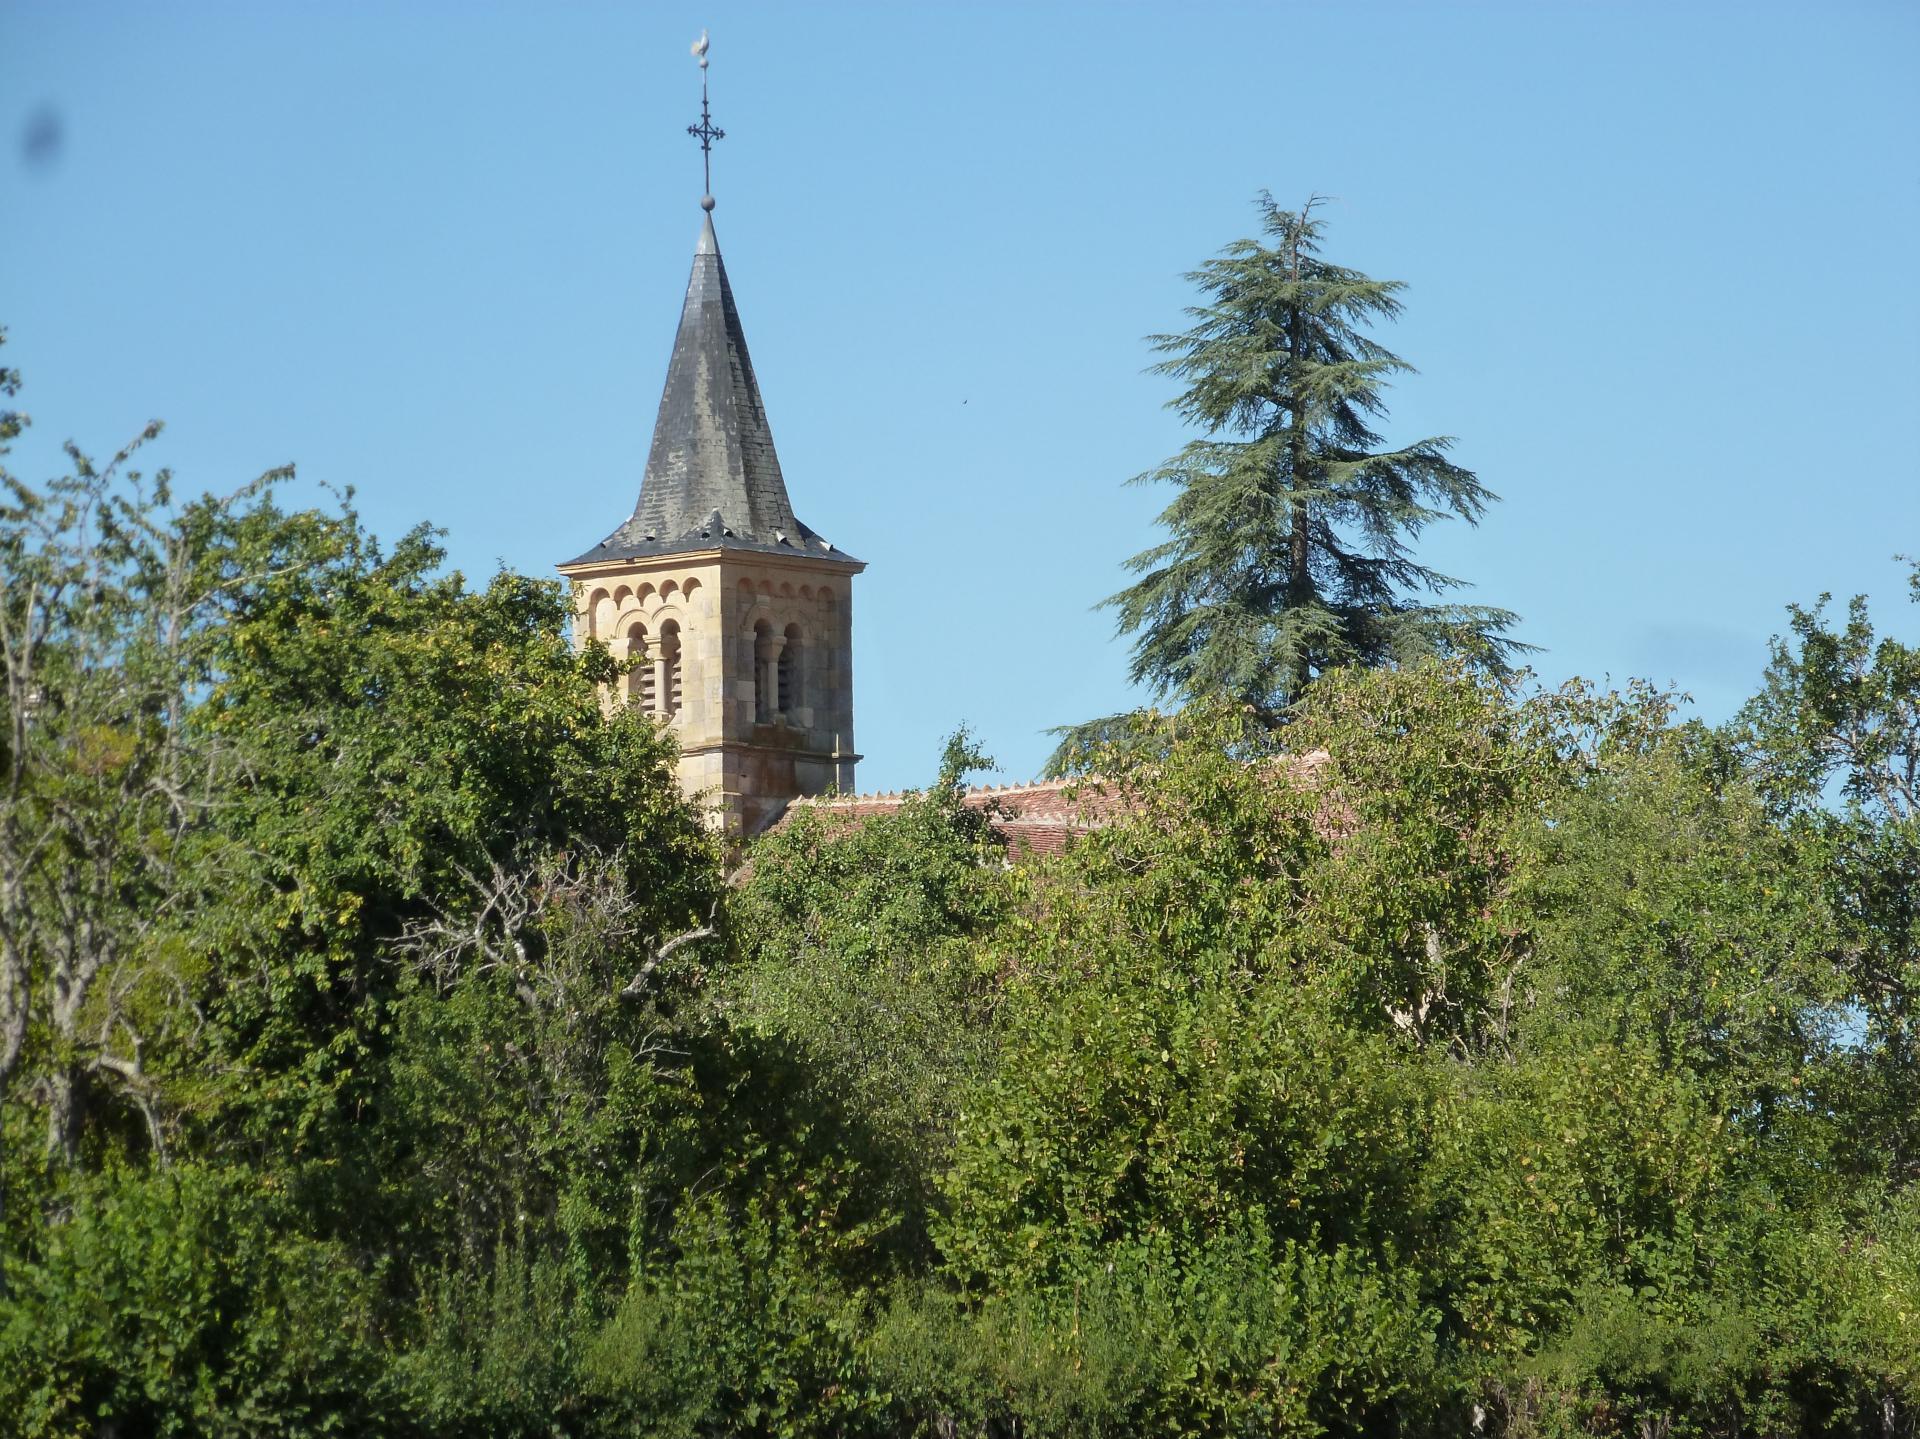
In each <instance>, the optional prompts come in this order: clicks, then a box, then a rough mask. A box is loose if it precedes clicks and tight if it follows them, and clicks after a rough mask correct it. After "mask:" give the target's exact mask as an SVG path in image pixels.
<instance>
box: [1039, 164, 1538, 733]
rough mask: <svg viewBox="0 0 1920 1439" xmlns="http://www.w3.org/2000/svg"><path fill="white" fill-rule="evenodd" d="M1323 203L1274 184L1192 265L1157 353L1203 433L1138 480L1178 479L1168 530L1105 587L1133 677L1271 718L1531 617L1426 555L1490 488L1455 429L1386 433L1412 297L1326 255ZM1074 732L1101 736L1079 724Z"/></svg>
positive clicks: (1480, 653)
mask: <svg viewBox="0 0 1920 1439" xmlns="http://www.w3.org/2000/svg"><path fill="white" fill-rule="evenodd" d="M1317 203H1318V202H1317V201H1313V200H1310V201H1308V203H1307V204H1305V205H1304V206H1302V207H1301V208H1300V209H1299V210H1297V211H1293V210H1283V209H1281V208H1280V207H1279V206H1277V205H1276V204H1274V202H1273V199H1272V197H1271V196H1269V195H1267V194H1265V193H1262V195H1261V197H1260V201H1259V208H1260V217H1261V229H1262V232H1263V236H1264V238H1263V239H1243V240H1237V241H1235V242H1234V243H1233V244H1231V245H1229V246H1228V247H1227V248H1226V250H1225V251H1224V252H1222V253H1221V254H1220V255H1219V256H1217V257H1216V258H1214V259H1211V260H1209V261H1207V262H1206V263H1205V264H1204V265H1202V266H1201V267H1200V268H1199V269H1198V270H1196V271H1194V272H1193V273H1192V274H1191V275H1190V276H1189V277H1188V278H1189V279H1191V280H1192V281H1193V282H1194V284H1196V285H1197V286H1199V288H1200V289H1201V290H1202V291H1203V292H1204V294H1205V296H1206V303H1204V304H1202V305H1199V306H1196V307H1194V308H1193V309H1191V310H1189V311H1188V314H1189V315H1191V316H1192V317H1193V320H1194V324H1193V327H1192V328H1191V329H1189V330H1187V331H1185V332H1183V333H1181V334H1174V335H1156V336H1154V337H1153V338H1152V343H1153V345H1154V347H1155V348H1156V349H1158V350H1159V351H1160V352H1161V353H1163V354H1165V355H1167V356H1169V358H1168V359H1166V360H1164V361H1162V362H1161V363H1160V364H1158V365H1156V366H1155V367H1154V369H1155V372H1156V373H1159V374H1163V375H1171V376H1173V377H1174V378H1176V379H1179V380H1181V381H1183V382H1184V383H1185V384H1186V389H1185V390H1184V391H1182V393H1181V394H1180V395H1179V396H1178V397H1177V398H1176V399H1174V400H1173V401H1172V402H1171V403H1172V407H1173V408H1174V409H1175V410H1177V411H1178V412H1179V413H1180V414H1181V415H1182V416H1183V417H1185V418H1186V419H1187V420H1189V421H1191V422H1193V423H1194V424H1196V425H1198V426H1199V427H1200V428H1201V429H1202V430H1203V431H1205V435H1204V437H1203V438H1201V439H1197V440H1194V441H1193V442H1191V443H1190V444H1188V445H1187V447H1186V448H1185V449H1183V450H1182V451H1181V452H1180V453H1179V454H1178V455H1176V456H1175V457H1174V458H1172V459H1171V460H1169V461H1167V462H1166V463H1165V464H1163V465H1160V466H1158V467H1157V468H1155V469H1152V470H1149V471H1147V472H1146V473H1145V474H1143V475H1140V476H1138V477H1136V479H1135V480H1134V481H1133V483H1135V484H1170V485H1172V486H1174V487H1175V488H1176V490H1177V491H1178V493H1177V494H1176V496H1175V497H1174V500H1173V502H1172V503H1171V504H1170V505H1168V506H1167V508H1166V509H1165V510H1164V511H1163V512H1162V513H1161V515H1160V523H1161V524H1162V525H1164V526H1165V527H1166V529H1167V531H1168V532H1169V533H1168V537H1167V539H1165V540H1164V541H1163V542H1161V543H1160V544H1157V545H1155V546H1153V547H1152V548H1151V549H1148V550H1144V551H1142V552H1141V553H1140V554H1137V555H1135V556H1134V557H1133V558H1132V559H1131V560H1129V561H1128V562H1127V567H1128V568H1129V569H1130V570H1132V571H1133V572H1134V573H1135V574H1137V575H1138V576H1139V578H1138V579H1137V580H1136V581H1135V582H1134V583H1133V584H1131V585H1129V586H1128V587H1127V588H1126V589H1124V590H1122V591H1120V592H1119V593H1118V594H1116V595H1113V596H1111V597H1110V598H1108V599H1107V600H1105V601H1104V602H1103V603H1104V604H1105V605H1106V606H1109V607H1111V608H1112V609H1114V610H1115V611H1116V612H1117V614H1118V619H1119V629H1120V631H1121V632H1122V633H1123V634H1131V635H1135V636H1136V637H1137V638H1136V639H1135V641H1134V647H1133V660H1132V665H1131V668H1130V671H1129V673H1130V675H1131V678H1132V679H1133V680H1134V682H1135V683H1140V684H1145V685H1147V686H1148V687H1150V688H1151V689H1152V690H1153V691H1154V693H1155V694H1156V695H1158V696H1161V697H1168V696H1172V697H1176V698H1179V699H1182V700H1184V699H1191V698H1213V699H1226V700H1230V701H1232V702H1235V703H1238V704H1243V705H1246V706H1249V707H1251V708H1252V709H1253V710H1254V711H1256V712H1257V713H1260V714H1262V715H1266V716H1269V717H1272V716H1276V715H1278V714H1279V713H1280V712H1281V711H1282V710H1284V709H1285V708H1286V707H1287V706H1288V705H1290V704H1292V703H1293V702H1294V701H1296V700H1298V699H1299V698H1300V696H1301V694H1302V693H1303V692H1304V691H1305V689H1306V687H1307V685H1308V683H1309V682H1310V681H1311V680H1312V679H1313V678H1314V676H1316V675H1318V674H1320V673H1322V672H1324V671H1326V670H1329V669H1333V668H1335V667H1338V666H1341V665H1356V664H1357V665H1378V664H1383V663H1388V662H1391V661H1403V660H1407V659H1411V658H1414V657H1416V656H1419V655H1430V654H1464V655H1468V656H1471V657H1474V658H1476V659H1479V660H1482V661H1485V662H1487V663H1489V664H1491V665H1493V666H1495V667H1498V666H1500V665H1501V664H1502V663H1503V662H1504V661H1505V660H1506V659H1507V658H1508V657H1509V656H1511V655H1512V654H1513V653H1514V651H1515V650H1516V649H1519V648H1523V646H1520V645H1519V644H1518V643H1517V642H1516V641H1514V640H1512V639H1510V638H1508V637H1507V636H1506V633H1505V632H1506V631H1507V630H1508V629H1509V628H1510V627H1511V626H1512V625H1513V623H1514V622H1515V616H1514V615H1512V614H1511V613H1509V612H1508V611H1506V610H1499V609H1491V608H1486V607H1483V606H1472V605H1459V604H1443V603H1436V602H1434V600H1433V597H1435V596H1437V595H1440V594H1443V593H1444V592H1446V591H1448V590H1450V589H1454V588H1456V587H1458V586H1459V584H1460V583H1461V582H1460V581H1458V580H1455V579H1451V578H1449V577H1448V576H1446V575H1443V574H1441V573H1439V572H1438V571H1436V570H1434V569H1432V568H1431V567H1429V566H1426V565H1423V564H1421V563H1420V562H1419V561H1418V560H1417V559H1415V558H1414V555H1413V551H1412V547H1411V541H1412V540H1414V539H1415V538H1417V537H1418V535H1419V534H1420V532H1421V530H1422V529H1424V528H1425V527H1426V526H1427V525H1428V524H1429V523H1431V522H1432V521H1434V520H1437V519H1441V518H1444V517H1447V516H1457V517H1458V518H1461V519H1464V520H1466V521H1468V522H1469V523H1473V522H1475V521H1476V520H1477V519H1478V517H1479V515H1480V514H1481V512H1482V510H1483V509H1484V508H1485V506H1486V504H1487V502H1488V501H1489V500H1491V499H1493V498H1494V496H1493V495H1492V494H1491V493H1490V492H1489V491H1488V490H1487V489H1486V487H1485V486H1483V485H1482V484H1481V483H1480V482H1479V480H1478V479H1476V478H1475V477H1474V475H1473V473H1472V472H1471V471H1469V470H1466V469H1463V468H1462V467H1461V466H1459V465H1456V464H1454V463H1453V462H1452V461H1451V460H1449V459H1448V458H1447V451H1448V449H1449V448H1450V447H1451V444H1452V442H1451V441H1450V440H1448V439H1446V438H1444V437H1433V438H1428V439H1422V440H1416V441H1414V442H1413V443H1411V444H1408V445H1404V446H1400V447H1398V448H1390V447H1383V446H1384V441H1383V437H1382V436H1381V434H1380V433H1379V431H1378V430H1377V429H1376V428H1375V426H1376V425H1377V424H1378V423H1379V422H1380V421H1381V420H1382V419H1383V418H1384V417H1385V415H1386V403H1385V397H1384V391H1385V389H1386V387H1387V384H1388V382H1389V381H1390V380H1391V378H1392V377H1393V376H1394V375H1397V374H1401V373H1405V372H1407V371H1409V370H1411V368H1412V367H1411V366H1409V365H1408V364H1407V363H1406V362H1405V361H1403V360H1401V359H1400V358H1399V357H1398V356H1396V355H1394V354H1393V353H1392V352H1391V351H1389V350H1388V349H1386V348H1385V347H1384V346H1383V345H1381V344H1380V343H1379V342H1378V341H1376V340H1374V339H1373V338H1372V337H1371V336H1370V335H1369V334H1368V333H1367V327H1368V325H1369V324H1370V323H1372V322H1375V321H1380V320H1391V319H1393V318H1394V317H1395V316H1396V315H1398V314H1399V313H1400V308H1401V304H1400V299H1399V293H1400V291H1401V289H1402V288H1403V286H1402V284H1401V282H1399V281H1395V280H1375V279H1371V278H1369V277H1368V276H1366V275H1363V274H1361V273H1360V272H1359V271H1358V270H1350V269H1347V268H1345V267H1343V266H1340V265H1334V264H1330V263H1328V262H1327V261H1326V260H1323V259H1321V258H1320V253H1319V252H1320V240H1321V235H1322V233H1323V230H1324V228H1325V227H1324V225H1323V224H1322V222H1321V221H1320V220H1319V219H1318V218H1317V217H1316V216H1315V214H1314V210H1315V208H1316V205H1317ZM1065 733H1066V734H1067V736H1068V746H1067V748H1068V749H1069V750H1071V748H1072V747H1074V746H1075V745H1076V744H1078V743H1082V742H1084V741H1085V740H1088V739H1096V740H1097V739H1098V738H1101V737H1102V736H1103V734H1104V731H1103V730H1102V729H1101V728H1100V722H1096V724H1095V726H1094V727H1092V728H1090V729H1089V730H1088V731H1087V732H1086V733H1085V734H1076V733H1075V732H1074V731H1071V730H1069V731H1065Z"/></svg>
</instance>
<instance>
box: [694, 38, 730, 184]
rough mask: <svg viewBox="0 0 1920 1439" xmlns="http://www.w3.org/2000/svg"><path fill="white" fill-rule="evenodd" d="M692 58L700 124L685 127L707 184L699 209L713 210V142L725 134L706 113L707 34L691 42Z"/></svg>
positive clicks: (723, 137) (725, 136)
mask: <svg viewBox="0 0 1920 1439" xmlns="http://www.w3.org/2000/svg"><path fill="white" fill-rule="evenodd" d="M693 58H694V59H696V60H698V61H699V62H700V123H699V124H698V125H689V126H687V133H688V134H689V135H691V136H693V137H694V139H696V140H698V141H699V142H700V173H701V176H702V178H704V179H705V180H706V182H707V193H706V194H704V195H702V196H701V197H700V208H701V209H703V210H711V209H712V208H713V142H714V141H715V140H724V139H726V138H727V132H726V131H725V130H722V129H720V128H719V127H718V126H717V125H715V124H714V123H713V117H712V116H711V115H709V114H708V113H707V32H706V31H705V30H702V31H701V32H700V38H699V39H698V40H696V41H694V42H693Z"/></svg>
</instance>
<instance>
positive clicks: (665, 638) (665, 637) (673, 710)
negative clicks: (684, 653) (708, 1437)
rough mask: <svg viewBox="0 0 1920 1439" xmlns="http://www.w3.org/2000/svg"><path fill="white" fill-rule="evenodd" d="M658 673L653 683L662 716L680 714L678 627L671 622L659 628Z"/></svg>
mask: <svg viewBox="0 0 1920 1439" xmlns="http://www.w3.org/2000/svg"><path fill="white" fill-rule="evenodd" d="M658 668H659V673H658V674H657V675H656V676H655V677H654V683H655V684H656V685H657V686H658V688H659V693H660V700H661V707H660V709H659V711H658V712H659V713H660V714H663V715H677V714H679V713H680V626H679V625H677V624H675V623H674V622H673V621H672V620H668V621H666V622H665V623H664V624H662V625H661V626H660V663H659V666H658Z"/></svg>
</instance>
